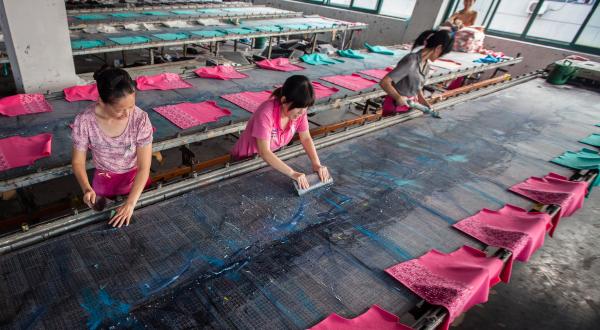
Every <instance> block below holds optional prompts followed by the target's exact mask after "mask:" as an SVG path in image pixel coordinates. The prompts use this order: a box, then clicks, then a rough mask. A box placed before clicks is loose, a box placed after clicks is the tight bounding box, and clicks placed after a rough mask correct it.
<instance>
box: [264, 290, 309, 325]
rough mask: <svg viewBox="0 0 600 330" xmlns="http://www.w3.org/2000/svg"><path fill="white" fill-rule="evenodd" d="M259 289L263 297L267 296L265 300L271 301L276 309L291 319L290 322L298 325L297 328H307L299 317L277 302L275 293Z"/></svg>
mask: <svg viewBox="0 0 600 330" xmlns="http://www.w3.org/2000/svg"><path fill="white" fill-rule="evenodd" d="M258 289H259V290H260V292H261V293H262V294H263V296H265V298H267V300H268V301H270V302H271V303H272V304H273V305H275V307H276V308H277V309H278V310H279V311H280V312H281V313H283V314H284V315H285V316H286V317H287V318H288V319H290V320H292V322H294V324H295V325H296V328H298V329H302V328H305V327H306V324H305V323H304V322H303V321H302V320H301V319H300V317H298V315H296V314H294V313H293V312H292V311H290V310H289V309H288V308H287V307H286V306H285V305H284V304H282V303H281V302H280V301H279V300H277V299H276V298H275V297H273V293H271V291H270V290H269V289H267V288H266V287H264V286H261V287H258Z"/></svg>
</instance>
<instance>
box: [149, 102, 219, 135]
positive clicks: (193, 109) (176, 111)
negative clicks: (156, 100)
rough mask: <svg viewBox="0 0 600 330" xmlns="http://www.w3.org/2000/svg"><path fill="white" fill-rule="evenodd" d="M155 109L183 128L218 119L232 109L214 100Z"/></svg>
mask: <svg viewBox="0 0 600 330" xmlns="http://www.w3.org/2000/svg"><path fill="white" fill-rule="evenodd" d="M154 111H156V112H158V113H160V114H161V115H162V116H163V117H165V118H167V119H168V120H169V121H171V122H172V123H173V124H175V125H177V126H178V127H179V128H181V129H186V128H190V127H194V126H198V125H202V124H205V123H209V122H212V121H217V120H219V118H221V117H225V116H230V115H231V111H229V110H227V109H225V108H221V107H220V106H218V105H217V103H215V102H214V101H206V102H201V103H187V102H186V103H179V104H173V105H166V106H162V107H158V108H154Z"/></svg>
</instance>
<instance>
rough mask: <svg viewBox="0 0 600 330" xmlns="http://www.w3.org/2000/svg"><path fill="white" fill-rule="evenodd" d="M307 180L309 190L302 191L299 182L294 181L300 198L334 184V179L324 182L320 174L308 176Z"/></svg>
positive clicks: (330, 178)
mask: <svg viewBox="0 0 600 330" xmlns="http://www.w3.org/2000/svg"><path fill="white" fill-rule="evenodd" d="M306 180H307V181H308V184H309V186H308V188H307V189H300V187H299V186H298V182H296V181H294V187H295V188H296V191H297V192H298V196H302V195H304V194H306V193H308V192H311V191H313V190H316V189H319V188H321V187H327V186H330V185H332V184H333V178H332V177H329V180H327V181H325V182H322V181H321V178H320V177H319V174H317V173H313V174H309V175H307V176H306Z"/></svg>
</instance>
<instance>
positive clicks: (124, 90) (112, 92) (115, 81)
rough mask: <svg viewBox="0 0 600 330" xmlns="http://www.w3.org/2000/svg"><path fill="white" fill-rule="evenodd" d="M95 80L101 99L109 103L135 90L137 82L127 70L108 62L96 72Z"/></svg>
mask: <svg viewBox="0 0 600 330" xmlns="http://www.w3.org/2000/svg"><path fill="white" fill-rule="evenodd" d="M94 80H96V85H97V86H98V94H99V95H100V99H102V102H104V103H107V104H112V103H115V102H116V101H117V100H118V99H120V98H122V97H124V96H127V95H129V94H132V93H134V92H135V84H134V83H133V80H132V79H131V76H130V75H129V73H127V71H125V70H123V69H119V68H115V67H112V66H108V65H106V64H105V65H103V66H102V67H101V68H100V69H99V70H98V71H96V72H94Z"/></svg>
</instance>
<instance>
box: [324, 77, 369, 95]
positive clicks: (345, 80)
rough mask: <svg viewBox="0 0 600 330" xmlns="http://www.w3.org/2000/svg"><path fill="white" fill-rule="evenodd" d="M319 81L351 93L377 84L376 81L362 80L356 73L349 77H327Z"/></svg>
mask: <svg viewBox="0 0 600 330" xmlns="http://www.w3.org/2000/svg"><path fill="white" fill-rule="evenodd" d="M321 80H325V81H328V82H330V83H332V84H335V85H338V86H342V87H344V88H346V89H349V90H351V91H359V90H362V89H366V88H369V87H373V86H374V85H375V84H377V81H376V80H372V79H367V78H363V77H362V76H361V75H359V74H357V73H353V74H351V75H345V76H344V75H340V76H329V77H323V78H321Z"/></svg>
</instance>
